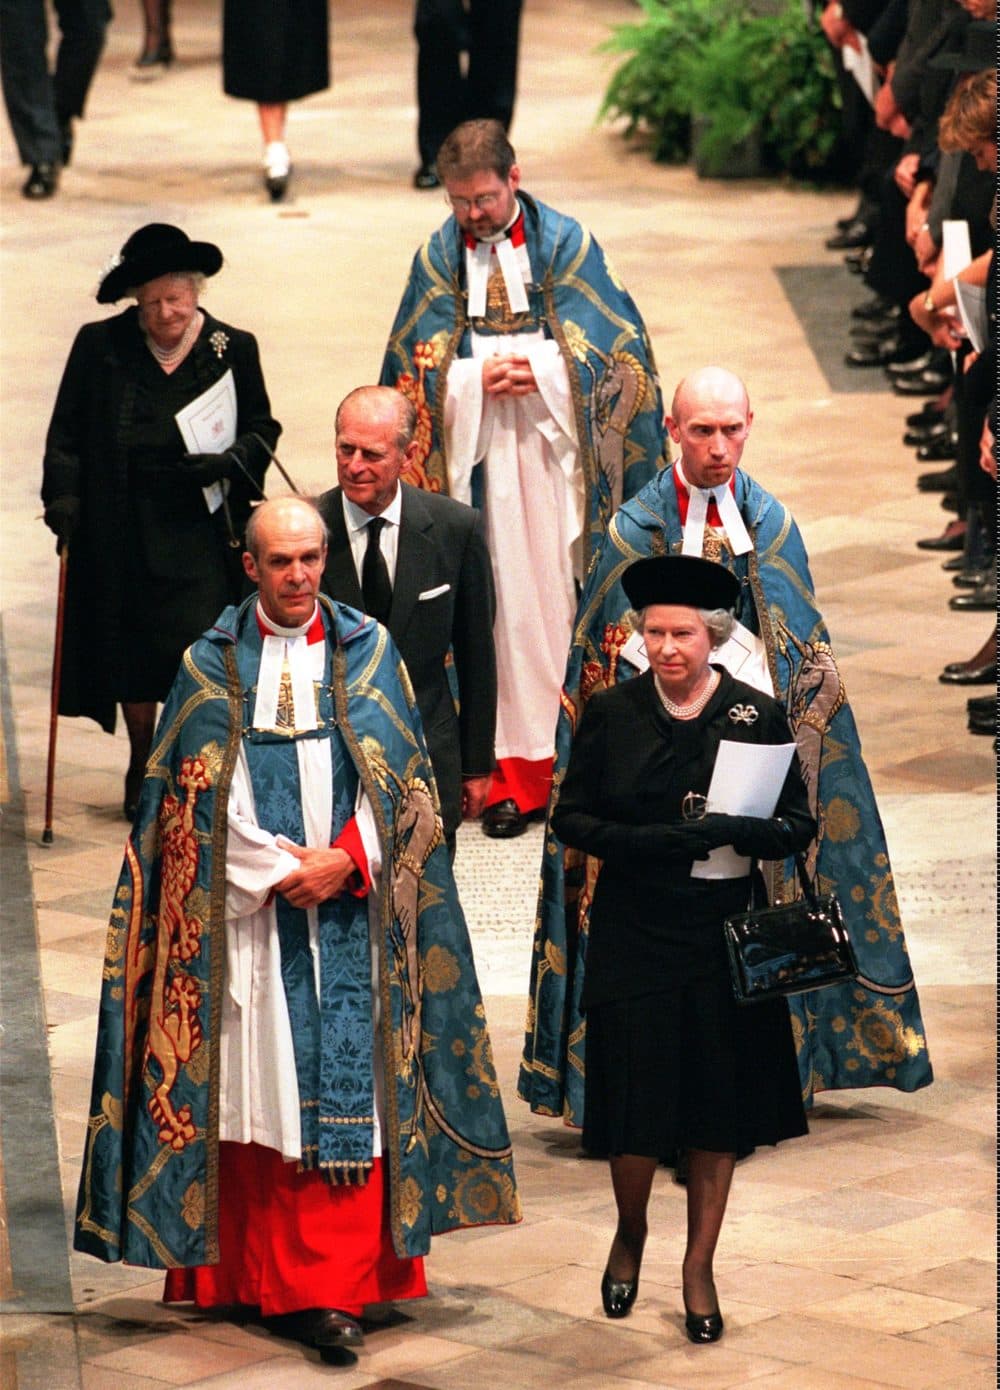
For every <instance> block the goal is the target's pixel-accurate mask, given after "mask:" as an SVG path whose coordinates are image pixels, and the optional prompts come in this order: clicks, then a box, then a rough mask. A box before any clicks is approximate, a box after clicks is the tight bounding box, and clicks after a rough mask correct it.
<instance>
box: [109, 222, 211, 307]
mask: <svg viewBox="0 0 1000 1390" xmlns="http://www.w3.org/2000/svg"><path fill="white" fill-rule="evenodd" d="M221 268H222V252H221V251H220V250H219V248H218V247H217V246H213V244H212V243H211V242H210V241H192V240H191V238H190V237H189V236H188V234H187V232H182V231H181V229H180V227H171V225H170V224H169V222H150V223H148V224H147V225H146V226H145V227H140V228H139V230H138V231H137V232H133V233H132V235H131V236H130V237H129V239H128V241H126V243H125V245H124V246H123V247H122V249H121V253H120V255H119V257H118V261H117V263H116V264H115V265H114V266H113V267H112V269H111V270H109V271H108V273H107V275H105V277H104V279H103V280H102V281H101V283H100V285H98V287H97V302H98V304H113V303H114V302H115V300H116V299H121V298H122V296H123V295H125V294H127V293H128V291H129V290H133V289H137V288H138V287H139V286H140V285H146V284H148V283H149V281H150V280H156V279H158V278H159V277H160V276H161V275H175V274H180V273H183V272H184V271H197V272H198V273H199V274H201V275H214V274H215V273H216V272H217V271H218V270H221Z"/></svg>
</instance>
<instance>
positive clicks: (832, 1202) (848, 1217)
mask: <svg viewBox="0 0 1000 1390" xmlns="http://www.w3.org/2000/svg"><path fill="white" fill-rule="evenodd" d="M932 1211H933V1206H932V1205H931V1204H930V1203H928V1202H915V1201H913V1200H912V1199H911V1198H908V1197H895V1196H892V1195H891V1194H889V1193H885V1192H877V1193H875V1192H865V1191H864V1190H863V1189H859V1188H856V1187H854V1186H853V1185H852V1186H850V1187H841V1188H837V1189H835V1190H834V1191H833V1192H827V1193H825V1194H824V1195H822V1196H812V1197H810V1198H809V1199H808V1200H807V1201H805V1202H795V1203H789V1204H788V1205H787V1206H783V1207H778V1208H776V1209H775V1211H774V1214H775V1215H776V1216H780V1217H783V1218H785V1219H789V1220H792V1221H804V1222H808V1223H809V1225H816V1224H819V1225H821V1226H825V1227H827V1228H828V1229H829V1230H837V1231H841V1232H843V1231H857V1232H862V1231H877V1230H880V1229H882V1228H883V1227H886V1226H891V1225H894V1224H896V1223H898V1222H901V1221H909V1220H915V1219H917V1218H918V1217H921V1216H927V1215H928V1214H929V1213H931V1212H932Z"/></svg>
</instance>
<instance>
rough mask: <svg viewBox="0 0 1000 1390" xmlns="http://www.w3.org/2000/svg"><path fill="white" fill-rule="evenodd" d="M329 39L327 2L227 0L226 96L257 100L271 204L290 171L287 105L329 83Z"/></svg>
mask: <svg viewBox="0 0 1000 1390" xmlns="http://www.w3.org/2000/svg"><path fill="white" fill-rule="evenodd" d="M329 43H330V18H329V11H328V6H327V0H225V3H224V6H223V11H222V86H223V90H224V91H225V93H226V95H227V96H231V97H242V98H243V99H244V100H247V101H254V102H256V103H257V115H258V118H259V120H260V131H261V136H262V137H263V141H264V187H265V188H266V189H267V192H268V194H269V195H270V198H271V201H272V202H275V203H280V202H281V200H282V199H283V198H284V196H285V194H286V193H287V191H288V180H289V178H290V177H291V172H292V160H291V155H290V154H289V152H288V144H287V142H286V140H285V126H286V122H287V118H288V103H289V102H290V101H298V100H299V99H300V98H302V97H307V96H310V95H311V94H312V93H313V92H322V91H325V90H326V88H327V87H329V85H330V56H329Z"/></svg>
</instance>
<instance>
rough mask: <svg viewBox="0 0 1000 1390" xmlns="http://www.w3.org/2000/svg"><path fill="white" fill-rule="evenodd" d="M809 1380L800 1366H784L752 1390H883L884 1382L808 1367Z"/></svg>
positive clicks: (819, 1367)
mask: <svg viewBox="0 0 1000 1390" xmlns="http://www.w3.org/2000/svg"><path fill="white" fill-rule="evenodd" d="M808 1375H809V1378H808V1381H806V1380H805V1379H804V1378H803V1370H802V1367H801V1366H786V1367H785V1368H784V1369H783V1370H780V1371H775V1372H774V1374H773V1375H766V1376H761V1378H760V1380H757V1381H755V1382H754V1390H885V1386H886V1381H884V1380H861V1379H859V1378H858V1377H857V1376H853V1375H841V1374H840V1372H839V1371H828V1370H825V1369H824V1368H823V1367H822V1366H810V1367H809V1372H808Z"/></svg>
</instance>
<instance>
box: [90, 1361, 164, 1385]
mask: <svg viewBox="0 0 1000 1390" xmlns="http://www.w3.org/2000/svg"><path fill="white" fill-rule="evenodd" d="M79 1384H80V1390H163V1387H164V1386H165V1385H169V1384H171V1382H170V1381H166V1380H154V1379H152V1377H150V1376H144V1375H135V1374H133V1373H132V1372H130V1371H112V1370H109V1368H108V1367H107V1366H88V1365H87V1364H86V1362H84V1364H83V1365H81V1367H80V1381H79Z"/></svg>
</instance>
